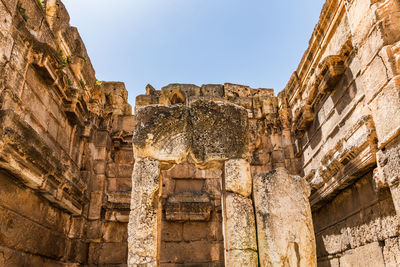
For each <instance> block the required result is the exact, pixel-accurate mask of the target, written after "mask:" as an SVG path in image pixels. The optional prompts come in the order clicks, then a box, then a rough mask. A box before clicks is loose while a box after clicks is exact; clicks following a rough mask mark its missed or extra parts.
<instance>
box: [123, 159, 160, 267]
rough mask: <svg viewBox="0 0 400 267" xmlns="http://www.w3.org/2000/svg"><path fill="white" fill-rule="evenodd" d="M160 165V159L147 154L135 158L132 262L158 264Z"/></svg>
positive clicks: (130, 236)
mask: <svg viewBox="0 0 400 267" xmlns="http://www.w3.org/2000/svg"><path fill="white" fill-rule="evenodd" d="M159 168H160V167H159V163H158V161H154V160H149V159H146V158H137V159H136V161H135V165H134V169H133V174H132V199H131V213H130V215H129V224H128V243H129V245H128V265H129V266H136V265H140V264H147V266H153V265H154V266H156V258H157V209H158V207H157V200H158V189H159V182H160V180H159V179H160V178H159V177H160V170H159Z"/></svg>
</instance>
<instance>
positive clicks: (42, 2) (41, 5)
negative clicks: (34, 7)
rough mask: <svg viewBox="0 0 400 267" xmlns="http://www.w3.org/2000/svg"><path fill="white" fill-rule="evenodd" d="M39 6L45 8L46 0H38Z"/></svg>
mask: <svg viewBox="0 0 400 267" xmlns="http://www.w3.org/2000/svg"><path fill="white" fill-rule="evenodd" d="M36 1H37V3H38V4H39V6H40V7H41V8H42V9H44V0H36Z"/></svg>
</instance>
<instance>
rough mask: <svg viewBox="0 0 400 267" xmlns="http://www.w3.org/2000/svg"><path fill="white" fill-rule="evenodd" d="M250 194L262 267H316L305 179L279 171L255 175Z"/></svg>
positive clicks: (284, 170) (308, 192)
mask: <svg viewBox="0 0 400 267" xmlns="http://www.w3.org/2000/svg"><path fill="white" fill-rule="evenodd" d="M253 192H254V204H255V209H256V217H257V235H258V248H259V254H260V263H261V265H262V266H269V265H272V266H274V265H277V266H280V265H285V264H289V265H293V266H295V265H297V266H316V265H317V259H316V248H315V239H314V231H313V223H312V217H311V208H310V204H309V202H308V196H309V194H310V191H309V188H308V185H307V184H306V181H305V179H303V178H300V177H298V176H293V175H289V173H288V171H287V170H286V169H284V168H278V169H277V170H275V171H272V172H269V173H260V174H258V175H256V176H255V177H254V179H253ZM283 259H285V261H287V262H286V263H285V262H284V261H283Z"/></svg>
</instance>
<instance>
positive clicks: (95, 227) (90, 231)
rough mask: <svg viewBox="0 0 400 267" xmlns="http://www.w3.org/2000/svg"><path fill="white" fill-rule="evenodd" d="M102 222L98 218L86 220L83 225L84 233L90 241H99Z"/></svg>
mask: <svg viewBox="0 0 400 267" xmlns="http://www.w3.org/2000/svg"><path fill="white" fill-rule="evenodd" d="M102 226H103V223H102V222H101V221H100V220H96V221H88V222H87V223H86V225H85V235H86V238H87V239H88V240H89V241H90V242H100V241H101V237H102Z"/></svg>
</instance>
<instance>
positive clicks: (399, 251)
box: [383, 237, 400, 267]
mask: <svg viewBox="0 0 400 267" xmlns="http://www.w3.org/2000/svg"><path fill="white" fill-rule="evenodd" d="M383 257H384V261H385V264H386V266H388V267H389V266H390V267H392V266H393V267H395V266H399V265H400V242H399V238H398V237H393V238H388V239H386V240H385V246H384V247H383Z"/></svg>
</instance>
